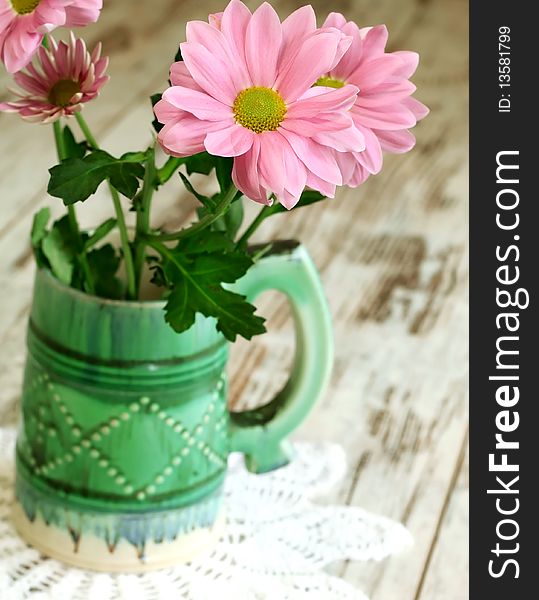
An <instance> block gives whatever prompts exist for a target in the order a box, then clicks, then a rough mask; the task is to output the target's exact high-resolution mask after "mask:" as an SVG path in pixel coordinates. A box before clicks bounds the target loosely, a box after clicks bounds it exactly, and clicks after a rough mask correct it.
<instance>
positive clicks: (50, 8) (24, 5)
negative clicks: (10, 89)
mask: <svg viewBox="0 0 539 600" xmlns="http://www.w3.org/2000/svg"><path fill="white" fill-rule="evenodd" d="M102 6H103V0H0V60H2V62H3V63H4V64H5V65H6V69H7V70H8V71H9V72H10V73H15V72H16V71H20V70H21V69H22V68H23V67H25V66H26V65H27V64H28V63H29V62H30V61H31V60H32V56H33V55H34V54H35V52H36V50H37V49H38V47H39V45H40V44H41V41H42V40H43V36H44V35H45V34H46V33H48V32H50V31H52V30H53V29H55V28H56V27H62V26H66V27H81V26H83V25H87V24H88V23H94V22H95V21H97V19H98V17H99V13H100V11H101V8H102Z"/></svg>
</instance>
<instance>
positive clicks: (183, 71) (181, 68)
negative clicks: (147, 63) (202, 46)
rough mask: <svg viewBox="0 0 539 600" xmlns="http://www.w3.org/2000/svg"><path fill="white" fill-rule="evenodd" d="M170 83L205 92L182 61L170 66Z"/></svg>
mask: <svg viewBox="0 0 539 600" xmlns="http://www.w3.org/2000/svg"><path fill="white" fill-rule="evenodd" d="M170 83H172V85H178V86H180V87H185V88H189V89H191V90H197V91H198V92H204V90H203V89H202V88H201V87H200V86H199V85H198V83H197V82H196V81H195V80H194V79H193V78H192V77H191V73H189V69H188V68H187V67H186V66H185V63H184V62H183V61H182V60H180V61H178V62H175V63H172V65H171V66H170ZM204 93H205V92H204Z"/></svg>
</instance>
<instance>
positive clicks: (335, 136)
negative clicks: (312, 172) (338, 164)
mask: <svg viewBox="0 0 539 600" xmlns="http://www.w3.org/2000/svg"><path fill="white" fill-rule="evenodd" d="M313 140H314V141H315V142H317V143H318V144H322V146H328V147H329V148H333V149H334V150H337V151H338V152H361V151H363V150H365V146H366V142H365V136H364V135H363V133H362V132H361V131H359V129H357V127H353V126H352V127H349V128H348V129H341V130H340V131H324V132H321V133H317V134H316V135H314V136H313Z"/></svg>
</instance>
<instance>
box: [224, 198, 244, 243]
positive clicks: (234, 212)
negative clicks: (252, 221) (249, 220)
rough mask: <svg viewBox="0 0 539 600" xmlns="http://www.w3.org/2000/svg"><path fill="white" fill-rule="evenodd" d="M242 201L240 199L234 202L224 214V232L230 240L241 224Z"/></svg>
mask: <svg viewBox="0 0 539 600" xmlns="http://www.w3.org/2000/svg"><path fill="white" fill-rule="evenodd" d="M243 212H244V211H243V201H242V198H241V197H240V198H238V199H237V200H234V202H233V203H232V204H231V205H230V208H229V209H228V211H227V212H226V213H225V225H226V231H227V233H228V235H229V237H230V238H231V239H234V238H235V237H236V235H237V233H238V231H239V229H240V227H241V224H242V223H243Z"/></svg>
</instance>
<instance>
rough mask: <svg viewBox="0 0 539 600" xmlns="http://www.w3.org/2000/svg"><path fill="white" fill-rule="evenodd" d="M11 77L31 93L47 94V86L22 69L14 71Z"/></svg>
mask: <svg viewBox="0 0 539 600" xmlns="http://www.w3.org/2000/svg"><path fill="white" fill-rule="evenodd" d="M13 79H14V81H15V83H16V84H17V85H18V86H20V87H21V88H23V89H25V90H27V91H28V92H30V93H31V94H36V95H37V96H46V95H47V94H48V88H47V87H46V86H45V85H44V84H43V81H42V80H41V79H35V78H34V77H30V75H28V74H26V73H25V72H24V71H19V72H18V73H15V74H14V75H13Z"/></svg>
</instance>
